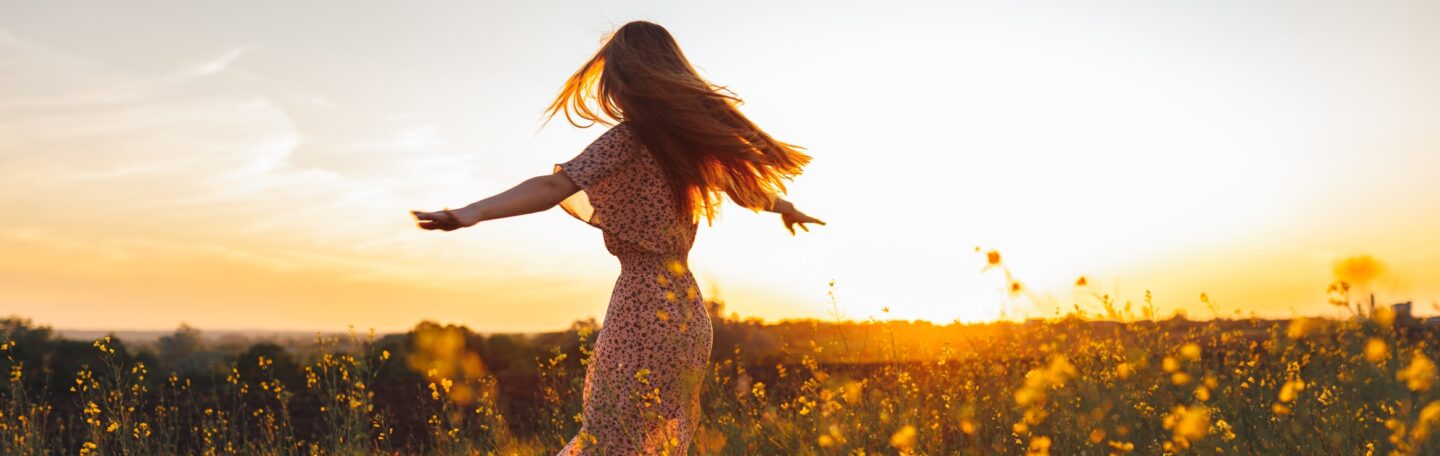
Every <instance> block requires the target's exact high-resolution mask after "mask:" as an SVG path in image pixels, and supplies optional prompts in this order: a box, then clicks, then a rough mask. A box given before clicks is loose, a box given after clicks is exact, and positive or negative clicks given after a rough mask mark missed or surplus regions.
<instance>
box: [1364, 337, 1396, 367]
mask: <svg viewBox="0 0 1440 456" xmlns="http://www.w3.org/2000/svg"><path fill="white" fill-rule="evenodd" d="M1389 357H1390V345H1389V344H1386V343H1385V341H1383V340H1380V338H1378V337H1371V338H1370V340H1368V341H1365V360H1366V361H1369V362H1372V363H1379V362H1381V361H1384V360H1385V358H1389Z"/></svg>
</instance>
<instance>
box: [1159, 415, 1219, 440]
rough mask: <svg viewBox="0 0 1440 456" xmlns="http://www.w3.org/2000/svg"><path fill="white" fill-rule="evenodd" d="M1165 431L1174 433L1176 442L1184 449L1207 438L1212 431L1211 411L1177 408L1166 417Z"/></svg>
mask: <svg viewBox="0 0 1440 456" xmlns="http://www.w3.org/2000/svg"><path fill="white" fill-rule="evenodd" d="M1164 425H1165V429H1169V430H1171V431H1172V432H1174V440H1175V441H1176V442H1177V443H1179V444H1180V445H1181V446H1183V447H1188V446H1190V443H1191V442H1194V441H1196V440H1200V439H1203V438H1205V433H1206V432H1208V431H1209V430H1210V409H1207V408H1205V406H1193V407H1186V406H1183V405H1181V406H1176V407H1175V409H1174V410H1173V411H1171V412H1170V413H1169V414H1167V415H1165V422H1164Z"/></svg>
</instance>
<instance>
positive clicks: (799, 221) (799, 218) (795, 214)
mask: <svg viewBox="0 0 1440 456" xmlns="http://www.w3.org/2000/svg"><path fill="white" fill-rule="evenodd" d="M780 221H781V222H784V223H785V229H787V230H790V235H791V236H794V235H795V227H797V226H798V227H800V229H801V230H804V231H805V232H806V233H809V232H810V228H808V227H806V226H805V224H806V223H814V224H817V225H824V224H825V222H822V221H820V219H817V218H815V217H811V216H809V215H805V213H804V212H800V211H797V210H793V209H792V210H789V211H786V212H782V213H781V214H780Z"/></svg>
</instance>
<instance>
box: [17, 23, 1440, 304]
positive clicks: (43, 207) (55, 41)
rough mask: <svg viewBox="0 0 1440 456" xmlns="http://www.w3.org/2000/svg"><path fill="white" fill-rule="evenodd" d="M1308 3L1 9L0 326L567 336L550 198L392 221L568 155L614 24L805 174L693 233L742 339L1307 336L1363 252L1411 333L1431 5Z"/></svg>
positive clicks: (1424, 252)
mask: <svg viewBox="0 0 1440 456" xmlns="http://www.w3.org/2000/svg"><path fill="white" fill-rule="evenodd" d="M1321 3H1324V5H1325V6H1324V7H1320V6H1316V4H1314V3H1313V2H1295V3H1286V2H1282V4H1283V5H1270V6H1260V5H1257V4H1251V3H1245V2H1239V3H1235V4H1226V5H1213V4H1207V5H1199V4H1184V3H1168V4H1162V3H1136V4H1126V6H1125V8H1122V9H1117V10H1110V11H1104V12H1103V13H1098V12H1093V11H1082V10H1079V9H1075V8H1073V7H1072V6H1071V5H1068V4H1064V2H1057V3H1056V4H1055V5H1054V6H1056V7H1055V8H1044V9H1038V10H1037V9H1033V8H1025V7H1021V6H1018V5H1013V4H1009V3H1005V2H967V3H964V4H945V5H930V4H926V5H924V6H923V7H922V6H920V5H909V6H906V7H896V6H893V5H890V6H887V5H880V4H843V5H832V4H827V5H825V6H824V7H818V8H817V7H815V6H814V5H801V4H798V3H790V2H786V3H785V4H783V5H776V4H770V3H763V2H744V1H742V2H740V3H737V4H734V5H732V6H733V8H727V10H726V11H723V12H715V11H703V12H701V11H693V10H690V9H687V8H677V7H674V6H670V5H666V4H661V3H649V4H646V3H645V2H642V3H640V4H635V5H629V4H627V5H615V4H605V3H604V2H600V3H594V4H590V3H587V4H584V5H574V6H573V7H572V8H569V9H567V10H566V12H565V13H564V14H562V15H560V16H555V15H553V14H551V13H552V12H551V11H548V10H546V9H545V8H542V7H539V6H534V5H529V4H524V5H520V4H517V5H513V6H507V7H498V6H495V5H487V4H484V3H483V2H482V3H474V2H466V3H455V4H452V5H450V6H451V7H453V8H449V9H435V10H416V9H413V7H412V6H411V5H400V4H395V5H385V6H377V7H375V8H371V9H365V10H363V11H360V10H352V9H349V8H343V7H340V6H316V7H315V9H314V10H306V11H288V10H286V11H276V10H274V9H273V8H276V7H275V6H267V5H259V4H235V5H231V6H227V7H226V8H227V9H225V10H224V11H223V12H216V11H212V10H203V11H202V10H184V11H183V12H177V13H176V15H174V16H165V17H155V16H149V15H145V14H143V12H142V11H136V10H133V9H129V8H124V7H122V6H117V5H109V6H107V5H85V6H78V5H51V6H47V7H46V8H35V7H33V6H27V5H22V4H7V5H5V6H0V55H4V56H5V58H3V59H0V210H3V211H4V213H6V214H10V215H9V216H7V217H5V218H4V219H3V220H0V252H4V253H3V254H0V306H3V307H0V309H3V310H4V311H5V312H7V313H16V314H20V315H25V316H31V317H34V318H36V319H37V320H39V321H41V322H46V323H50V324H55V325H57V326H61V327H101V326H107V327H108V326H123V327H129V328H156V329H168V328H173V326H174V325H175V324H177V323H179V322H180V321H186V322H189V323H191V324H193V325H196V326H201V327H213V328H251V327H277V326H283V327H285V328H290V329H318V328H334V327H343V326H344V325H345V324H348V323H355V324H356V325H357V326H361V327H367V326H374V327H376V328H378V329H382V330H392V329H402V328H407V327H410V326H411V325H413V324H414V323H415V322H416V321H418V320H420V319H425V318H430V319H438V320H444V321H457V322H464V323H468V324H470V325H472V327H475V328H477V329H480V330H484V331H538V330H548V329H554V328H559V327H564V326H565V325H567V324H568V323H569V322H571V321H574V320H577V319H583V318H587V317H592V316H593V317H597V318H598V317H601V316H603V315H604V312H605V310H604V305H605V302H606V299H605V297H606V296H607V293H609V290H610V286H611V284H612V282H613V280H614V276H615V274H616V272H617V265H616V262H615V261H614V259H613V258H610V257H609V256H608V255H607V254H606V253H605V252H604V250H603V249H602V247H601V239H600V235H599V233H598V232H596V231H595V230H594V229H592V228H590V227H588V226H585V225H583V224H579V223H575V222H574V221H572V220H569V219H567V218H566V217H564V216H563V214H560V213H559V212H558V211H553V212H552V213H547V214H541V215H536V216H531V217H528V218H522V219H515V220H504V221H497V222H494V223H491V224H487V225H485V226H481V227H477V228H474V229H470V230H465V231H462V232H457V233H449V234H437V233H424V232H420V231H419V230H416V229H414V228H413V227H412V226H411V225H410V221H409V220H408V216H407V211H408V210H411V209H426V208H439V207H446V206H451V207H453V206H457V205H460V204H465V203H468V202H469V201H473V200H474V199H478V198H481V197H484V196H487V195H489V194H492V193H494V192H496V191H500V190H503V189H504V188H507V187H508V186H510V185H512V184H513V183H514V182H518V181H519V180H521V179H523V178H525V177H528V176H531V175H535V174H544V173H548V172H549V171H550V169H551V165H552V164H553V163H556V162H561V161H564V160H566V159H568V158H570V157H571V156H573V155H574V154H575V153H578V151H579V150H580V149H581V148H582V147H584V145H585V144H586V143H587V142H588V141H590V140H591V139H593V138H594V137H595V136H597V135H598V134H599V133H600V132H599V131H598V130H597V129H589V130H577V129H571V128H569V127H568V126H564V125H563V124H552V125H549V126H547V127H545V128H543V129H539V130H538V131H537V128H538V127H539V125H540V123H541V121H540V120H539V118H538V113H539V111H540V110H541V108H543V107H544V105H545V103H546V101H547V100H549V99H550V98H551V97H553V95H554V91H555V90H556V88H557V87H558V84H560V82H562V81H563V79H564V77H565V76H566V75H568V74H570V73H571V72H572V71H574V70H575V67H576V66H577V65H579V64H580V63H581V62H583V61H584V59H585V58H586V57H588V56H589V55H590V54H591V53H592V52H593V51H594V46H595V43H596V38H597V37H598V36H599V35H600V34H601V32H603V30H605V29H606V28H607V27H608V26H609V24H612V23H619V22H622V21H621V19H620V18H628V17H632V16H635V17H640V16H643V17H647V18H649V19H652V20H654V21H656V22H658V23H662V24H664V25H666V26H667V27H668V28H670V29H671V30H672V31H673V32H674V33H675V34H676V37H677V39H678V40H679V41H680V43H681V45H682V46H683V47H684V48H685V50H686V52H687V54H688V55H689V57H690V58H691V59H692V60H693V61H695V62H697V64H699V66H700V67H701V69H702V71H703V73H704V75H705V76H707V77H709V78H711V79H713V80H715V81H717V82H719V83H722V84H725V85H727V86H728V87H730V88H731V89H733V90H734V91H735V92H736V93H738V94H739V95H741V96H743V97H744V98H745V100H746V104H745V105H743V106H742V109H743V110H745V112H746V113H747V115H749V116H750V117H751V118H752V119H753V120H755V121H756V122H757V123H758V124H759V125H761V126H762V127H764V128H765V129H767V130H768V131H769V132H770V133H772V134H773V135H775V137H776V138H777V139H780V140H782V141H787V142H794V143H797V144H799V145H802V146H805V147H806V148H807V151H808V152H809V153H811V154H812V155H813V156H814V157H815V161H814V162H813V164H812V165H811V166H809V167H808V168H807V170H806V173H805V174H804V175H802V176H800V177H799V178H798V179H797V180H796V181H795V182H794V183H793V185H791V186H790V188H791V192H790V195H789V197H790V199H791V200H792V201H794V202H796V203H797V204H798V205H799V206H800V207H801V208H802V209H803V210H805V212H807V213H810V214H813V215H815V216H817V217H819V218H821V219H824V220H825V221H826V222H828V223H829V225H828V226H824V227H817V228H816V229H815V230H813V232H811V233H801V234H800V235H799V236H795V237H790V236H788V235H787V234H786V233H785V232H784V230H783V228H781V226H780V223H779V221H778V220H777V218H776V217H775V216H773V215H771V214H758V215H757V214H750V213H747V212H746V211H744V210H743V209H738V208H735V207H734V206H728V207H726V208H724V211H725V212H724V213H723V214H722V217H721V219H720V220H717V222H716V225H715V226H714V227H707V228H702V230H701V233H700V236H699V240H698V241H697V245H696V247H695V250H694V252H693V253H692V256H691V267H692V269H693V270H695V271H696V272H697V275H698V276H699V278H700V280H701V281H702V282H703V283H704V285H705V287H704V289H705V290H712V289H713V290H718V291H717V292H712V293H711V294H713V295H715V296H712V297H715V298H720V299H724V300H725V301H726V303H727V308H728V309H729V310H731V311H734V312H735V313H737V314H739V315H742V316H755V317H761V318H764V319H769V320H776V319H795V318H819V319H830V318H836V317H839V318H850V319H856V320H866V319H871V318H874V319H923V320H930V321H935V322H949V321H955V320H959V321H965V322H975V321H988V320H993V319H997V318H1010V319H1022V318H1027V317H1050V316H1055V315H1056V314H1057V313H1067V312H1071V311H1074V310H1075V309H1077V308H1079V309H1081V310H1083V311H1085V312H1091V313H1094V312H1098V311H1099V309H1100V308H1101V307H1102V306H1101V301H1103V300H1105V299H1109V300H1111V301H1113V302H1115V303H1118V304H1119V305H1122V306H1123V305H1124V304H1125V303H1126V302H1129V303H1132V304H1134V305H1135V307H1138V306H1139V304H1140V303H1143V302H1144V301H1145V300H1146V297H1147V296H1149V297H1150V298H1151V299H1152V300H1153V303H1154V305H1155V307H1156V308H1158V310H1159V311H1160V312H1161V313H1162V314H1164V315H1169V314H1171V313H1173V312H1175V311H1184V312H1187V313H1188V314H1190V315H1192V316H1196V317H1203V316H1210V315H1211V314H1212V311H1211V310H1210V306H1208V305H1207V304H1205V303H1202V302H1201V300H1200V299H1199V296H1200V294H1201V293H1207V294H1206V296H1207V298H1213V302H1214V303H1218V304H1217V305H1216V306H1217V308H1218V309H1220V312H1221V313H1222V314H1224V315H1233V312H1235V311H1242V312H1244V313H1246V314H1248V313H1249V312H1255V313H1258V314H1261V315H1266V316H1288V315H1291V314H1296V313H1299V314H1331V313H1335V312H1339V309H1337V308H1335V307H1332V306H1329V305H1328V304H1326V299H1327V295H1326V291H1325V290H1326V286H1327V285H1328V284H1330V283H1331V282H1332V281H1334V280H1335V277H1334V275H1335V274H1336V272H1335V269H1334V267H1333V266H1334V264H1335V262H1336V261H1337V260H1339V259H1342V258H1349V257H1358V256H1360V255H1370V256H1371V257H1373V259H1374V260H1375V262H1376V263H1375V264H1383V265H1384V266H1385V267H1384V268H1383V269H1377V270H1374V271H1372V272H1373V273H1374V274H1372V275H1373V277H1369V276H1367V280H1366V285H1365V287H1366V290H1367V293H1368V292H1372V291H1373V292H1375V293H1376V294H1377V296H1379V299H1381V300H1382V301H1407V300H1409V301H1415V303H1416V309H1417V310H1418V311H1421V312H1432V311H1433V310H1431V309H1432V306H1431V304H1432V303H1434V302H1437V301H1440V284H1436V283H1431V282H1426V281H1425V279H1428V278H1433V277H1437V276H1440V245H1437V244H1436V242H1435V239H1434V233H1435V232H1440V215H1437V213H1436V212H1435V211H1434V210H1433V208H1435V207H1440V180H1436V179H1434V176H1433V175H1432V174H1433V170H1435V169H1440V154H1437V153H1435V150H1436V148H1437V147H1440V132H1437V130H1435V129H1434V128H1431V127H1433V125H1436V124H1437V123H1440V86H1437V85H1436V84H1435V83H1434V81H1436V80H1440V53H1435V52H1433V49H1430V47H1429V43H1435V42H1440V35H1437V34H1440V27H1436V26H1434V25H1435V21H1436V20H1437V18H1440V11H1435V10H1434V7H1431V6H1427V7H1416V8H1417V9H1416V10H1409V9H1404V8H1401V7H1399V6H1395V5H1366V6H1363V7H1362V6H1357V5H1350V4H1344V3H1339V2H1335V3H1329V2H1321ZM1272 7H1273V8H1281V9H1282V10H1283V9H1286V8H1294V9H1297V10H1298V9H1301V8H1303V9H1304V11H1307V14H1305V15H1291V14H1282V15H1275V14H1272V12H1271V11H1270V10H1268V9H1266V8H1272ZM282 12H283V14H281V13H282ZM292 13H293V14H292ZM761 13H764V14H761ZM802 13H803V14H802ZM277 17H283V18H285V19H284V20H278V22H277V19H276V18H277ZM316 17H324V18H326V20H324V21H316V20H315V18H316ZM88 18H106V19H105V20H104V21H100V20H99V19H88ZM796 18H803V19H796ZM741 21H744V22H745V23H747V24H752V26H751V27H750V31H751V32H747V33H741V34H736V33H734V27H733V24H734V23H739V22H741ZM477 23H478V25H477ZM1335 24H1348V25H1347V26H1345V27H1335V26H1334V25H1335ZM262 26H264V27H262ZM77 27H84V29H86V30H92V31H93V32H94V33H93V34H86V35H84V36H81V35H76V34H75V33H74V32H73V30H76V29H77ZM261 29H264V30H267V33H266V34H264V35H263V36H261V35H256V34H255V32H254V31H255V30H261ZM377 31H381V32H377ZM1221 31H1223V33H1222V32H1221ZM91 36H105V37H113V38H107V39H105V40H94V39H90V38H88V37H91ZM177 37H184V39H177ZM1281 37H1283V39H1282V38H1281ZM841 66H843V68H840V67H841ZM838 70H843V71H841V72H837V71H838ZM976 246H981V249H980V250H979V251H976ZM992 249H993V250H996V251H999V252H1001V253H1002V255H1003V260H1004V261H1003V266H1004V267H1003V268H999V267H995V266H994V265H989V264H988V263H989V261H988V258H987V255H986V253H987V252H988V251H990V250H992ZM987 266H988V267H987ZM1082 276H1083V277H1086V283H1085V284H1084V286H1077V284H1076V282H1077V278H1079V277H1082ZM832 281H834V283H835V288H834V296H835V300H834V302H833V303H832V302H831V300H830V299H829V291H830V290H829V287H828V284H830V283H831V282H832ZM1017 284H1018V287H1017ZM517 309H523V310H524V311H518V310H517ZM277 315H283V316H284V318H277V317H276V316H277Z"/></svg>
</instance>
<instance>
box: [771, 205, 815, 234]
mask: <svg viewBox="0 0 1440 456" xmlns="http://www.w3.org/2000/svg"><path fill="white" fill-rule="evenodd" d="M765 211H766V212H774V213H776V214H780V221H781V222H782V223H784V224H785V229H787V230H790V235H791V236H794V235H795V226H797V225H798V226H800V229H802V230H805V232H807V233H808V232H810V228H807V227H805V224H806V223H814V224H817V225H824V224H825V222H822V221H820V219H817V218H815V217H811V216H809V215H805V213H804V212H800V210H799V209H795V204H793V203H791V202H789V201H786V200H785V198H781V197H780V195H771V196H770V207H769V208H767V209H765Z"/></svg>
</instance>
